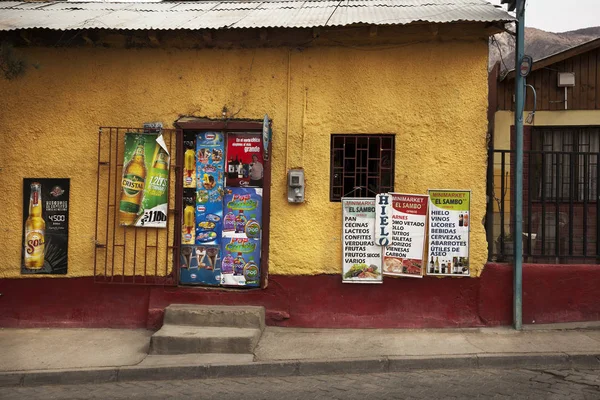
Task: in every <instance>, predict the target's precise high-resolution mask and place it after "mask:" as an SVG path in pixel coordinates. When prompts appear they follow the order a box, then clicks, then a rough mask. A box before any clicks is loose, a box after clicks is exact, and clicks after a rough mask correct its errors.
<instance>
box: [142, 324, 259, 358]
mask: <svg viewBox="0 0 600 400" xmlns="http://www.w3.org/2000/svg"><path fill="white" fill-rule="evenodd" d="M261 334H262V331H261V330H260V329H252V328H230V327H199V326H188V325H163V327H162V328H161V329H160V330H159V331H158V332H156V333H155V334H154V335H152V338H151V339H150V354H188V353H229V354H251V353H252V352H253V351H254V348H255V347H256V344H257V343H258V339H259V338H260V335H261Z"/></svg>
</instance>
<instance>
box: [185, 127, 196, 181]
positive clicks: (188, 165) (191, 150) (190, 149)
mask: <svg viewBox="0 0 600 400" xmlns="http://www.w3.org/2000/svg"><path fill="white" fill-rule="evenodd" d="M183 187H184V188H186V189H196V135H195V134H194V133H193V132H189V131H186V132H184V135H183Z"/></svg>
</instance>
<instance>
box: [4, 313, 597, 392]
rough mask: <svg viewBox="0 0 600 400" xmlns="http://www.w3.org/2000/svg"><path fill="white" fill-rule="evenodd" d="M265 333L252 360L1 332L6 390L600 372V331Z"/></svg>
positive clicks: (118, 334) (144, 343)
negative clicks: (272, 378) (377, 375)
mask: <svg viewBox="0 0 600 400" xmlns="http://www.w3.org/2000/svg"><path fill="white" fill-rule="evenodd" d="M587 326H588V327H590V328H589V329H554V330H547V329H544V328H539V327H537V329H535V330H526V331H522V332H517V331H514V330H512V329H510V328H484V329H440V330H394V329H385V330H380V329H294V328H275V327H267V328H266V329H265V331H264V333H263V335H262V337H261V339H260V341H259V343H258V346H257V347H256V349H255V354H254V359H252V356H251V355H233V354H231V355H223V354H208V355H199V354H192V355H177V356H157V355H151V356H149V355H148V354H147V352H148V346H149V342H150V336H151V335H152V332H151V331H147V330H120V329H1V330H0V348H1V349H2V351H1V352H0V354H1V355H0V385H35V384H48V383H63V384H64V383H92V382H94V383H98V382H107V381H126V380H155V379H178V378H181V379H189V378H206V377H225V376H227V377H232V376H257V375H262V376H264V375H279V376H281V375H310V374H322V373H349V372H353V373H356V372H387V371H398V370H406V369H427V368H462V367H471V368H477V367H486V366H490V367H499V366H502V367H524V366H529V367H540V368H546V367H554V366H561V367H585V368H600V330H599V329H593V328H594V327H595V326H594V325H593V324H592V325H587Z"/></svg>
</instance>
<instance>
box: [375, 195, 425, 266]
mask: <svg viewBox="0 0 600 400" xmlns="http://www.w3.org/2000/svg"><path fill="white" fill-rule="evenodd" d="M391 202H392V204H391V206H392V207H391V209H392V215H391V226H392V238H391V241H390V244H389V245H388V246H386V248H385V251H384V256H383V274H384V275H392V276H405V277H411V278H422V277H423V272H424V266H423V264H424V260H423V254H424V251H425V228H426V225H427V206H428V203H429V197H428V196H426V195H425V196H424V195H416V194H401V193H391Z"/></svg>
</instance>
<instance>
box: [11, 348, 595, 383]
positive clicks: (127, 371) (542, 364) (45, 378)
mask: <svg viewBox="0 0 600 400" xmlns="http://www.w3.org/2000/svg"><path fill="white" fill-rule="evenodd" d="M536 367H537V368H549V367H559V368H586V369H596V368H598V369H600V354H579V353H573V354H567V353H537V354H522V353H516V354H506V353H502V354H495V353H489V354H464V355H451V356H395V357H392V356H390V357H375V358H359V359H354V358H352V359H341V360H286V361H258V362H253V363H244V364H202V365H187V366H152V367H140V366H127V367H107V368H106V367H105V368H89V369H71V370H37V371H20V372H0V387H1V386H5V387H6V386H39V385H57V384H58V385H67V384H94V383H111V382H129V381H150V380H181V379H209V378H234V377H257V376H300V375H326V374H352V373H365V372H377V373H386V372H398V371H407V370H416V369H461V368H536Z"/></svg>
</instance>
